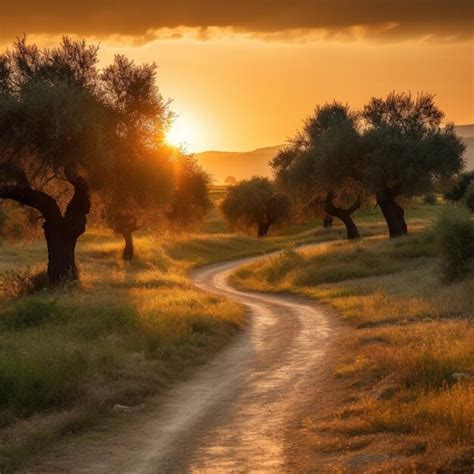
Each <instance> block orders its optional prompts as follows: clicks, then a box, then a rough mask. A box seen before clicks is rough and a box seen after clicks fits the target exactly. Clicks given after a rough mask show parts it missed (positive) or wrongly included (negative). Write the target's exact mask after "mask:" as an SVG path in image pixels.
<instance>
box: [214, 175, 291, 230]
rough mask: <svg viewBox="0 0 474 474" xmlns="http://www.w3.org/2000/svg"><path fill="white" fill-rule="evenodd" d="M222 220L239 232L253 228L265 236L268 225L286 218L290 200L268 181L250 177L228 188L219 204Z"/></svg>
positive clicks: (288, 216)
mask: <svg viewBox="0 0 474 474" xmlns="http://www.w3.org/2000/svg"><path fill="white" fill-rule="evenodd" d="M221 209H222V212H223V214H224V217H225V218H226V220H227V221H228V222H230V223H231V224H232V225H233V226H235V227H238V228H241V229H245V230H248V229H251V228H256V229H257V235H258V237H265V236H266V235H267V233H268V230H269V229H270V227H271V226H272V225H278V224H282V223H284V222H285V221H288V220H289V218H290V201H289V199H288V198H287V197H286V196H284V195H282V194H279V193H278V192H277V191H276V189H275V187H274V185H273V183H272V182H271V181H270V180H269V179H268V178H262V177H254V178H252V179H250V180H246V181H241V182H240V183H239V184H237V185H236V186H231V187H230V188H229V190H228V192H227V194H226V196H225V198H224V200H223V202H222V204H221Z"/></svg>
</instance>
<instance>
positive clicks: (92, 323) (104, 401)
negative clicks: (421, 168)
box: [0, 188, 343, 472]
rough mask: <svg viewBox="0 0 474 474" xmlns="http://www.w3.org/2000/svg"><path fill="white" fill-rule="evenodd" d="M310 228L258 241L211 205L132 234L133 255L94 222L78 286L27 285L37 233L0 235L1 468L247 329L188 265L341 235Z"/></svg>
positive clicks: (106, 414) (38, 247) (102, 416)
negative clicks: (128, 258) (193, 217)
mask: <svg viewBox="0 0 474 474" xmlns="http://www.w3.org/2000/svg"><path fill="white" fill-rule="evenodd" d="M222 193H223V188H215V189H214V191H213V196H212V197H213V200H218V199H219V198H220V197H221V196H222ZM315 225H316V224H315V223H314V222H313V223H308V224H305V225H301V226H296V227H293V228H290V229H288V230H287V231H286V233H285V235H283V236H276V237H271V238H269V239H266V240H262V239H260V240H259V239H256V238H253V237H249V236H246V235H241V234H235V233H232V232H231V231H230V229H228V228H227V226H226V225H225V224H224V223H223V222H222V220H221V219H220V217H219V214H218V213H217V212H216V211H215V210H214V211H212V212H211V214H210V216H209V219H208V221H207V222H206V223H205V226H204V228H203V229H202V231H201V232H199V233H196V234H193V235H191V236H182V237H179V238H171V237H169V236H168V237H166V236H165V237H163V236H160V237H157V236H151V235H138V237H137V239H136V251H137V259H136V260H135V261H134V262H131V263H124V262H123V261H122V259H121V246H122V242H121V240H120V239H119V238H118V237H117V236H116V235H114V234H113V233H112V232H110V231H107V230H104V229H99V228H91V229H89V230H88V231H87V233H86V234H85V236H84V237H83V238H82V239H81V240H80V242H79V246H78V252H77V260H78V262H79V268H80V273H81V282H80V285H79V286H78V287H77V286H71V287H70V288H66V289H65V290H63V289H61V290H58V291H52V290H41V291H34V289H35V287H36V286H37V285H38V281H37V280H38V278H37V277H36V276H35V275H37V274H41V271H42V270H44V262H45V258H46V249H45V245H44V242H43V241H42V239H41V234H40V233H39V234H38V236H36V237H34V238H29V239H26V240H20V241H18V240H16V241H13V242H12V241H11V240H4V241H2V242H1V244H0V245H1V246H0V289H1V291H2V299H1V301H0V471H2V472H3V470H11V469H14V468H15V467H16V466H17V465H19V464H20V463H21V462H23V461H25V459H26V458H27V457H32V456H34V455H36V454H40V453H41V452H43V451H44V450H45V449H47V448H48V447H49V446H51V445H53V444H55V443H57V442H59V441H60V440H61V439H63V438H64V437H65V436H70V435H74V434H75V433H80V432H82V431H84V430H87V429H88V428H90V427H92V426H93V425H97V424H100V423H102V422H103V421H104V420H107V419H109V418H110V415H111V414H113V413H114V412H113V407H114V405H115V404H120V405H126V406H134V405H138V404H140V403H142V402H143V401H144V400H147V398H148V397H149V396H151V395H156V394H159V393H160V392H161V391H162V390H163V389H165V388H166V387H168V386H169V385H170V384H171V383H173V382H175V381H176V380H177V379H182V378H185V377H186V376H187V375H188V374H189V373H191V372H192V370H193V367H194V366H196V364H200V363H202V362H204V361H206V360H208V359H209V357H211V356H212V355H214V354H215V353H216V352H217V351H218V350H219V349H220V348H221V347H223V346H224V345H225V344H226V343H227V342H228V341H229V340H230V339H231V337H232V335H233V334H235V333H236V332H237V331H239V330H241V329H242V327H243V326H244V324H245V315H244V314H243V310H242V308H241V307H239V306H238V305H236V304H235V303H232V302H230V301H227V300H224V299H222V298H219V297H216V296H213V295H209V294H207V293H205V292H203V291H200V290H197V289H195V288H194V287H193V286H192V284H191V282H190V281H189V278H188V276H187V274H188V272H189V271H190V270H191V269H192V268H193V267H195V266H198V265H205V264H208V263H213V262H216V261H220V260H226V259H231V258H238V257H242V256H247V255H253V254H260V253H262V254H263V253H266V252H271V251H274V250H277V249H281V248H284V247H286V246H288V245H298V244H303V243H308V242H313V241H318V240H326V239H327V238H331V239H338V238H341V237H342V236H343V232H342V229H340V228H337V229H335V230H334V231H331V232H330V233H329V234H328V233H327V232H325V231H323V229H322V228H319V229H318V230H316V231H315ZM40 280H41V279H40ZM39 283H41V281H39ZM25 453H28V456H25Z"/></svg>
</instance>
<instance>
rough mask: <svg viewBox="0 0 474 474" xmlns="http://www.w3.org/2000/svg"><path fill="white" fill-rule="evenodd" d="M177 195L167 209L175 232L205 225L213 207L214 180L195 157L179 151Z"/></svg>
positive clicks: (174, 168) (175, 172)
mask: <svg viewBox="0 0 474 474" xmlns="http://www.w3.org/2000/svg"><path fill="white" fill-rule="evenodd" d="M172 172H173V186H174V187H173V194H172V196H171V201H170V204H169V206H168V207H167V210H166V212H165V218H166V223H167V226H168V228H169V229H171V230H172V231H173V233H178V232H183V231H189V230H191V229H194V228H195V227H196V226H197V225H199V224H201V223H202V222H203V220H204V219H205V218H206V217H207V215H208V212H209V210H210V209H211V207H212V203H211V199H210V196H209V186H210V183H211V179H210V177H209V174H208V173H206V172H205V171H204V170H203V169H202V168H201V166H199V164H198V163H197V162H196V160H195V159H194V157H192V156H189V155H185V154H182V153H180V152H179V151H178V152H177V156H175V157H174V159H173V166H172Z"/></svg>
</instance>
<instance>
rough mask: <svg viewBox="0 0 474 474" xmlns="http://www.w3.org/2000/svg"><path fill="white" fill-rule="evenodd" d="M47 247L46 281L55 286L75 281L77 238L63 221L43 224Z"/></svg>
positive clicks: (48, 221)
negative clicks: (63, 282) (67, 281)
mask: <svg viewBox="0 0 474 474" xmlns="http://www.w3.org/2000/svg"><path fill="white" fill-rule="evenodd" d="M43 228H44V235H45V237H46V244H47V247H48V280H49V282H50V283H52V284H57V283H60V282H62V281H66V280H76V279H77V276H78V275H77V267H76V261H75V249H76V242H77V237H76V236H75V235H74V234H73V233H71V232H70V229H68V228H67V226H66V225H65V224H64V221H63V219H61V220H59V221H54V220H46V221H45V223H44V224H43Z"/></svg>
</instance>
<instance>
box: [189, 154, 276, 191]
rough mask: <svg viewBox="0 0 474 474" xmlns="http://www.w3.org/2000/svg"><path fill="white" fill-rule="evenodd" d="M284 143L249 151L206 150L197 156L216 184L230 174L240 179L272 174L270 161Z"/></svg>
mask: <svg viewBox="0 0 474 474" xmlns="http://www.w3.org/2000/svg"><path fill="white" fill-rule="evenodd" d="M282 146H283V145H279V146H269V147H266V148H258V149H257V150H253V151H247V152H233V151H205V152H203V153H196V155H195V157H196V159H197V161H198V162H199V163H200V164H201V165H202V167H203V168H204V169H205V170H206V171H208V172H209V173H210V174H211V175H212V178H213V181H214V183H215V184H223V183H224V181H225V179H226V178H227V177H228V176H233V177H234V178H235V179H237V180H238V181H240V180H242V179H247V178H250V177H252V176H271V169H270V166H269V164H268V163H269V161H270V160H271V159H272V158H273V157H274V156H275V155H276V154H277V153H278V150H280V148H282Z"/></svg>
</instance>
